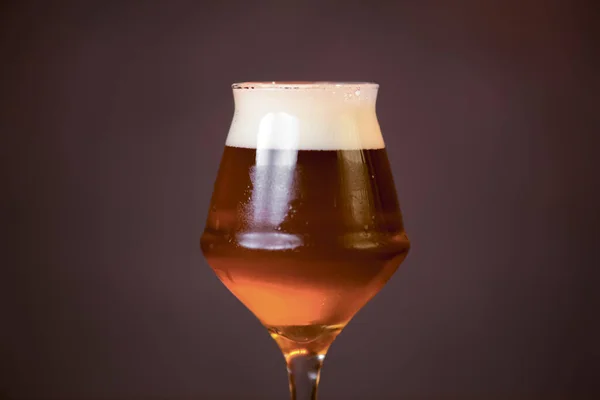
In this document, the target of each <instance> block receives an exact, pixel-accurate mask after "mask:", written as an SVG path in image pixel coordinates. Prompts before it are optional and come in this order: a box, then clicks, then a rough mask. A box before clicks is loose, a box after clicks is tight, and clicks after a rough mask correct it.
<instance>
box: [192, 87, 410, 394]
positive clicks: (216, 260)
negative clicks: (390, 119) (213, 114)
mask: <svg viewBox="0 0 600 400" xmlns="http://www.w3.org/2000/svg"><path fill="white" fill-rule="evenodd" d="M232 87H233V95H234V100H235V112H234V115H233V121H232V123H231V127H230V129H229V134H228V136H227V140H226V142H225V150H224V152H223V156H222V159H221V165H220V168H219V172H218V176H217V179H216V183H215V186H214V191H213V195H212V200H211V204H210V210H209V212H208V218H207V222H206V228H205V231H204V233H203V235H202V238H201V241H200V243H201V248H202V251H203V253H204V256H205V257H206V259H207V261H208V263H209V265H210V266H211V268H212V269H213V270H214V272H215V273H216V275H217V276H218V277H219V279H220V280H221V281H222V282H223V284H224V285H225V286H226V287H227V288H228V289H229V290H230V291H231V293H233V294H234V295H235V296H236V297H237V298H238V299H239V300H240V301H241V302H242V303H243V304H244V305H245V306H246V307H247V308H248V309H249V310H250V311H251V312H252V313H254V315H255V316H256V317H257V318H258V319H259V320H260V322H261V323H262V324H263V325H264V326H265V327H266V329H267V330H268V331H269V333H270V334H271V336H272V338H273V339H274V340H275V341H276V342H277V344H278V345H279V347H280V348H281V351H282V352H283V355H284V357H285V360H286V363H287V368H288V373H289V385H290V391H291V396H292V399H294V400H309V399H316V396H317V386H318V382H319V376H320V370H321V366H322V364H323V360H324V358H325V354H326V352H327V350H328V348H329V346H330V345H331V343H332V342H333V341H334V339H335V338H336V336H337V335H338V334H339V333H340V331H341V330H342V329H344V327H345V326H346V325H347V324H348V322H349V321H350V320H351V318H352V317H353V316H354V314H356V312H357V311H358V310H359V309H360V308H361V307H362V306H364V305H365V304H366V303H367V302H368V301H369V300H370V299H371V298H372V297H373V296H374V295H375V294H377V292H378V291H379V290H380V289H381V288H382V287H383V285H384V284H385V283H386V282H387V280H388V279H390V277H391V276H392V274H393V273H394V272H395V271H396V269H397V268H398V266H399V265H400V263H401V262H402V261H403V260H404V258H405V257H406V255H407V253H408V250H409V247H410V244H409V241H408V238H407V236H406V233H405V231H404V227H403V222H402V215H401V212H400V208H399V204H398V200H397V197H396V190H395V187H394V181H393V177H392V172H391V170H390V164H389V161H388V155H387V152H386V148H385V144H384V140H383V137H382V134H381V130H380V127H379V123H378V121H377V115H376V111H375V101H376V98H377V91H378V88H379V85H377V84H375V83H368V82H349V83H348V82H244V83H236V84H234V85H233V86H232Z"/></svg>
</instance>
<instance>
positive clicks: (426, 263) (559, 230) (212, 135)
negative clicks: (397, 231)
mask: <svg viewBox="0 0 600 400" xmlns="http://www.w3.org/2000/svg"><path fill="white" fill-rule="evenodd" d="M391 4H392V2H391V1H390V2H377V1H373V2H360V3H359V2H352V1H339V2H318V3H308V2H304V1H289V0H288V1H286V0H281V1H276V2H270V3H258V2H252V3H246V4H245V5H244V3H239V4H238V3H233V2H228V1H223V2H221V3H220V4H219V3H217V2H214V3H209V2H200V1H187V2H175V1H166V0H165V1H123V2H100V1H79V2H76V1H72V2H59V1H38V2H25V1H13V2H9V3H6V2H4V4H3V6H2V9H1V20H0V34H1V36H0V40H1V48H0V50H1V53H0V59H1V60H2V61H1V68H2V70H1V76H0V85H1V86H0V93H1V94H0V96H1V97H0V101H1V104H0V105H1V108H0V116H1V118H0V129H1V134H2V136H1V142H0V156H1V160H2V169H1V174H2V175H1V176H0V178H1V179H2V184H1V185H2V194H1V197H0V202H1V205H2V226H3V230H4V235H3V237H4V238H3V239H2V249H3V250H2V259H3V260H4V261H2V267H1V270H0V398H3V399H85V400H88V399H107V400H113V399H263V400H267V399H284V398H287V396H288V395H287V381H286V374H285V368H284V363H283V359H282V357H281V356H280V354H279V353H278V350H277V348H276V346H275V344H274V343H273V342H272V341H271V339H270V338H269V337H268V335H267V333H266V331H265V330H264V329H263V328H261V326H260V325H259V323H258V322H257V321H256V320H255V318H254V317H253V316H252V315H251V314H250V313H249V312H248V311H246V310H245V308H244V307H243V306H242V305H241V304H240V303H238V301H237V300H236V299H235V298H234V297H233V296H232V295H231V294H229V292H228V291H227V290H226V289H225V288H224V287H223V286H222V285H221V284H220V283H219V282H218V280H217V279H216V278H215V276H214V275H213V273H212V272H211V270H210V269H209V268H208V266H207V265H206V263H205V262H204V260H203V258H202V256H201V254H200V251H199V248H198V239H199V236H200V233H201V231H202V229H203V226H204V218H205V215H206V212H207V207H208V202H209V198H210V194H211V189H212V183H213V179H214V177H215V174H216V169H217V166H218V162H219V158H220V155H221V151H222V148H223V145H224V140H225V136H226V134H227V130H228V127H229V123H230V119H231V116H232V111H233V102H232V95H231V92H230V87H229V85H230V83H232V82H234V81H243V80H273V79H275V80H279V79H282V80H286V79H288V80H374V81H377V82H379V83H380V84H381V90H380V96H379V101H378V113H379V117H380V122H381V125H382V129H383V131H384V136H385V139H386V142H387V146H388V152H389V155H390V158H391V162H392V166H393V169H394V174H395V178H396V182H397V186H398V191H399V195H400V199H401V202H402V206H403V211H404V214H405V220H406V225H407V228H408V231H409V233H410V237H411V239H412V241H413V250H412V253H411V255H410V256H409V258H408V260H407V261H406V262H405V264H404V266H403V267H402V268H401V270H400V271H399V272H398V273H397V275H396V276H395V277H394V278H393V279H392V281H391V282H390V283H389V284H388V286H387V287H386V288H385V289H384V290H383V291H382V292H381V293H380V294H379V295H378V296H377V297H376V298H375V299H374V300H373V301H372V302H371V303H370V304H368V305H367V306H366V307H365V308H364V309H363V310H362V311H361V312H360V313H359V314H358V315H357V316H356V318H355V319H354V321H353V322H352V323H351V324H350V325H349V327H348V329H347V330H346V331H345V332H344V333H343V334H342V335H341V336H340V337H339V339H338V340H337V342H336V343H335V344H334V346H333V347H332V349H331V352H330V354H329V356H328V359H327V361H326V364H325V368H324V371H323V376H322V378H323V379H322V385H321V398H322V399H323V400H325V399H332V400H333V399H349V400H351V399H399V398H406V399H416V398H419V399H420V398H486V399H489V398H492V395H493V396H495V397H493V398H530V399H534V398H535V399H543V398H544V399H545V398H549V396H550V397H551V396H557V397H560V398H572V399H574V398H591V397H594V395H599V394H600V374H599V369H600V367H599V365H600V364H599V361H600V351H599V349H600V344H599V337H600V331H599V329H598V313H599V311H598V309H599V304H598V296H597V292H598V290H600V282H599V280H598V279H597V278H598V274H597V272H596V269H597V268H598V267H599V263H598V258H597V257H596V256H595V254H594V251H595V247H596V246H597V243H598V239H599V238H598V225H599V223H600V219H599V212H598V200H599V198H598V197H599V196H598V186H599V180H598V175H597V173H598V172H597V171H598V166H599V163H598V157H599V156H598V150H599V149H600V146H599V145H600V143H599V140H598V133H599V132H598V129H597V128H598V124H597V122H598V113H599V112H598V104H599V102H598V90H599V85H598V79H597V77H598V68H597V67H596V64H595V63H594V61H596V60H595V59H593V57H594V56H595V54H594V52H595V51H597V46H596V45H595V44H594V43H593V41H592V37H593V34H592V28H593V24H595V23H597V20H596V19H595V18H594V17H593V13H592V9H591V7H589V6H587V5H586V4H584V3H582V2H567V1H564V2H560V3H559V2H553V1H541V0H540V1H497V2H496V1H494V2H489V1H487V2H485V1H483V2H476V1H472V2H464V1H461V2H442V1H440V2H436V3H433V2H428V1H424V2H405V3H402V2H399V3H396V5H391ZM590 5H591V4H590Z"/></svg>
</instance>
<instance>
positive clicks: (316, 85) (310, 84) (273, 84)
mask: <svg viewBox="0 0 600 400" xmlns="http://www.w3.org/2000/svg"><path fill="white" fill-rule="evenodd" d="M356 87H361V88H372V89H377V88H378V87H379V84H378V83H375V82H359V81H356V82H353V81H344V82H336V81H248V82H236V83H233V84H232V85H231V88H232V89H233V90H248V89H249V90H257V89H258V90H263V89H335V88H341V89H348V88H356Z"/></svg>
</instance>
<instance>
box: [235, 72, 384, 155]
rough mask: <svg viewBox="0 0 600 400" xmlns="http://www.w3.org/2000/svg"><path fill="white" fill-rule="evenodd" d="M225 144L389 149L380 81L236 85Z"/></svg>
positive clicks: (254, 147) (277, 147)
mask: <svg viewBox="0 0 600 400" xmlns="http://www.w3.org/2000/svg"><path fill="white" fill-rule="evenodd" d="M232 87H233V95H234V100H235V114H234V116H233V121H232V123H231V128H230V129H229V135H228V136H227V142H226V144H227V146H230V147H243V148H250V149H281V150H285V149H288V150H353V149H382V148H384V147H385V144H384V142H383V137H382V135H381V129H380V128H379V122H378V121H377V115H376V113H375V101H376V99H377V90H378V88H379V85H377V84H376V83H363V82H359V83H337V82H245V83H237V84H234V85H233V86H232Z"/></svg>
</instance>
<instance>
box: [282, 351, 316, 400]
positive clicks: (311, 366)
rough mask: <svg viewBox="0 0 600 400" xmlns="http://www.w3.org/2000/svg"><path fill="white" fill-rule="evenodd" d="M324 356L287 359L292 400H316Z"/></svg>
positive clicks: (298, 355)
mask: <svg viewBox="0 0 600 400" xmlns="http://www.w3.org/2000/svg"><path fill="white" fill-rule="evenodd" d="M324 359H325V355H324V354H314V353H313V354H311V353H307V354H295V355H292V356H288V357H287V370H288V377H289V380H290V393H291V395H292V400H317V388H318V386H319V376H320V375H321V367H322V366H323V360H324Z"/></svg>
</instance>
